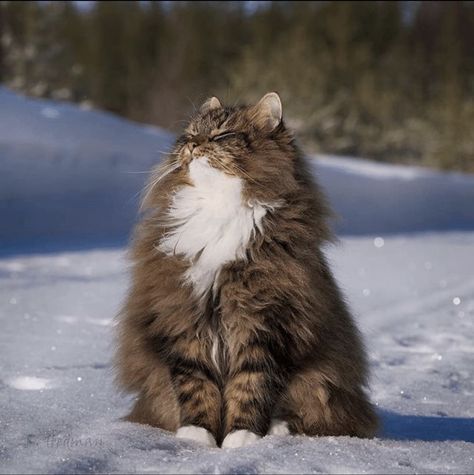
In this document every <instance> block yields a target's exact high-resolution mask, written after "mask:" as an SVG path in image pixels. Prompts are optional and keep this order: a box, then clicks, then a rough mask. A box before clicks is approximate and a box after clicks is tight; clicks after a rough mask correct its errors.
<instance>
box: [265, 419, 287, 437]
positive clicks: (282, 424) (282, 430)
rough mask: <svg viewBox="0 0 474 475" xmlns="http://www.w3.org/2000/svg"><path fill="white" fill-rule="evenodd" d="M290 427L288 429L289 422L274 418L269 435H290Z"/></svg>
mask: <svg viewBox="0 0 474 475" xmlns="http://www.w3.org/2000/svg"><path fill="white" fill-rule="evenodd" d="M289 434H290V429H288V422H286V421H282V420H280V419H272V423H271V424H270V429H268V435H289Z"/></svg>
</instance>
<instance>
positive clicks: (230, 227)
mask: <svg viewBox="0 0 474 475" xmlns="http://www.w3.org/2000/svg"><path fill="white" fill-rule="evenodd" d="M142 206H143V209H142V211H143V217H142V219H141V221H140V223H139V224H138V225H137V228H136V230H135V234H134V239H133V243H132V246H131V258H132V261H133V270H132V283H131V288H130V291H129V294H128V297H127V300H126V302H125V304H124V307H123V309H122V311H121V314H120V321H119V341H118V350H117V358H116V368H117V375H118V382H119V384H120V385H121V386H122V387H123V388H124V389H125V390H127V391H130V392H133V393H136V395H137V399H136V402H135V405H134V407H133V409H132V411H131V413H130V415H129V416H128V417H127V419H128V420H130V421H133V422H138V423H143V424H149V425H151V426H156V427H159V428H162V429H165V430H168V431H172V432H175V433H176V435H177V437H181V438H187V439H193V440H195V441H198V442H199V443H201V444H204V445H207V446H210V447H215V446H222V447H224V448H229V447H240V446H244V445H248V444H251V443H253V442H255V441H257V440H258V439H259V438H261V437H263V436H265V435H266V434H282V435H283V434H288V433H291V434H307V435H310V436H324V435H334V436H337V435H349V436H358V437H372V436H374V434H375V431H376V428H377V417H376V414H375V411H374V409H373V406H372V405H371V403H370V402H369V400H368V397H367V395H366V392H365V391H366V385H367V378H368V369H367V362H366V356H365V352H364V348H363V345H362V341H361V337H360V334H359V332H358V330H357V328H356V326H355V324H354V321H353V319H352V317H351V315H350V313H349V311H348V309H347V307H346V304H345V302H344V299H343V296H342V295H341V292H340V290H339V288H338V286H337V284H336V282H335V280H334V278H333V276H332V274H331V271H330V269H329V267H328V263H327V261H326V258H325V256H324V254H323V252H322V249H321V247H322V245H323V244H325V243H327V242H329V241H331V240H332V234H331V232H330V229H329V227H328V224H327V220H328V217H329V216H330V211H329V207H328V205H327V204H326V202H325V199H324V197H323V195H322V193H321V191H320V189H319V187H318V186H317V184H316V183H315V181H314V179H313V177H312V175H311V173H310V171H309V169H308V165H307V163H306V160H305V158H304V157H303V155H302V153H301V152H300V151H299V149H298V147H297V145H296V144H295V139H294V137H293V134H292V133H291V132H290V131H289V130H288V129H287V127H286V126H285V124H284V121H283V119H282V105H281V100H280V98H279V96H278V94H276V93H268V94H266V95H265V96H264V97H263V98H262V99H261V100H260V101H259V102H258V103H257V104H256V105H251V106H236V107H224V106H222V105H221V103H220V101H219V100H218V99H217V98H216V97H212V98H210V99H208V100H207V101H206V102H205V103H204V104H203V105H202V107H201V108H200V110H199V111H198V112H197V113H196V114H195V116H194V118H193V119H192V120H191V121H190V123H189V125H188V126H187V128H186V129H185V131H184V133H183V135H182V136H181V137H180V138H178V140H177V142H176V146H175V147H174V149H173V151H172V152H171V153H170V155H169V157H168V159H167V160H166V161H165V162H164V164H163V165H162V166H159V167H158V168H157V169H156V170H155V171H154V172H153V173H152V177H151V180H150V182H149V184H148V186H147V187H146V189H145V193H144V199H143V204H142Z"/></svg>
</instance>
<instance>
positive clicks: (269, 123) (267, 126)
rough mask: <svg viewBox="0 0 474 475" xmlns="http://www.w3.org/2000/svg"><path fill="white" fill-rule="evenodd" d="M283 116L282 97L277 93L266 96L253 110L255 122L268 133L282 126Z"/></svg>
mask: <svg viewBox="0 0 474 475" xmlns="http://www.w3.org/2000/svg"><path fill="white" fill-rule="evenodd" d="M282 114H283V112H282V106H281V100H280V96H279V95H278V94H277V93H276V92H269V93H268V94H265V95H264V96H263V97H262V98H261V99H260V100H259V101H258V103H257V105H255V106H254V107H252V109H251V115H252V117H251V119H252V120H253V122H254V123H256V124H257V126H258V127H260V128H261V129H264V130H267V131H268V132H271V131H272V130H274V129H276V128H277V127H278V126H279V125H280V122H281V119H282Z"/></svg>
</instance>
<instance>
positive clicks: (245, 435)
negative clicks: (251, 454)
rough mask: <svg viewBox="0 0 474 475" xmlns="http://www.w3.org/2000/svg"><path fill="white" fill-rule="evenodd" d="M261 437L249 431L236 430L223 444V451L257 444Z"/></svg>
mask: <svg viewBox="0 0 474 475" xmlns="http://www.w3.org/2000/svg"><path fill="white" fill-rule="evenodd" d="M258 439H261V437H260V436H259V435H257V434H255V433H253V432H250V431H248V430H236V431H234V432H231V433H230V434H227V436H226V438H225V439H224V442H222V448H223V449H235V448H237V447H245V446H246V445H251V444H253V443H254V442H257V440H258Z"/></svg>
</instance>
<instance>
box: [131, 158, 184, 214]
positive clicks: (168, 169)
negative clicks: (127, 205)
mask: <svg viewBox="0 0 474 475" xmlns="http://www.w3.org/2000/svg"><path fill="white" fill-rule="evenodd" d="M180 166H181V164H180V163H179V162H178V161H176V162H173V163H171V164H168V165H164V166H163V167H162V168H161V169H160V173H159V174H158V175H157V176H156V177H155V178H154V179H153V180H152V181H151V182H150V183H148V185H146V186H145V188H144V189H143V192H142V195H143V198H142V204H141V206H140V210H143V208H144V206H145V203H146V202H147V200H148V197H149V196H150V194H151V193H152V192H153V190H154V189H155V187H156V186H157V185H158V183H159V182H160V181H161V180H163V178H165V177H166V176H167V175H169V174H170V173H172V172H174V171H175V170H176V169H178V168H179V167H180Z"/></svg>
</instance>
